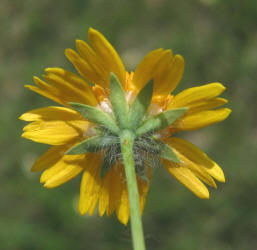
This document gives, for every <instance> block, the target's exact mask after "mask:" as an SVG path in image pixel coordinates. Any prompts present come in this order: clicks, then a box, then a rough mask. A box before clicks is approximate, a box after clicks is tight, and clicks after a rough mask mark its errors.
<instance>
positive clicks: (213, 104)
mask: <svg viewBox="0 0 257 250" xmlns="http://www.w3.org/2000/svg"><path fill="white" fill-rule="evenodd" d="M227 102H228V101H227V100H226V99H224V98H220V97H216V98H213V99H208V100H202V101H199V102H194V103H192V104H190V105H189V106H188V111H187V113H186V114H189V113H196V112H200V111H203V110H208V109H214V108H217V107H220V106H222V105H224V104H226V103H227Z"/></svg>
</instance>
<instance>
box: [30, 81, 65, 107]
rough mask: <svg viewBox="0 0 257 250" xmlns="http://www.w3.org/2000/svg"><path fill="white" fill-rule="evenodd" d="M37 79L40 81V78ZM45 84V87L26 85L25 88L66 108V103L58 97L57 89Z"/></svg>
mask: <svg viewBox="0 0 257 250" xmlns="http://www.w3.org/2000/svg"><path fill="white" fill-rule="evenodd" d="M35 79H36V78H35ZM37 79H38V80H39V78H37ZM40 81H41V80H40ZM42 82H43V81H42ZM44 84H45V86H42V85H39V87H37V86H33V85H25V88H28V89H30V90H32V91H33V92H36V93H37V94H39V95H42V96H44V97H46V98H49V99H50V100H53V101H55V102H57V103H60V104H61V105H64V106H65V105H66V102H65V101H64V100H62V98H61V97H59V96H58V95H57V93H56V91H55V89H54V88H53V87H52V86H50V85H48V84H46V83H44Z"/></svg>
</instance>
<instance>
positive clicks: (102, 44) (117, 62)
mask: <svg viewBox="0 0 257 250" xmlns="http://www.w3.org/2000/svg"><path fill="white" fill-rule="evenodd" d="M88 40H89V41H90V43H91V46H92V47H93V49H94V51H95V53H96V54H97V55H98V57H99V58H101V60H102V61H103V63H104V65H105V67H106V69H107V72H108V74H110V73H111V72H113V73H114V74H115V75H116V76H117V77H118V79H119V80H120V82H121V83H122V85H123V86H125V83H126V72H125V67H124V65H123V63H122V60H121V59H120V57H119V55H118V53H117V52H116V50H115V49H114V48H113V47H112V45H111V44H110V43H109V42H108V41H107V39H106V38H105V37H104V36H103V35H102V34H101V33H100V32H99V31H97V30H95V29H92V28H90V29H89V31H88ZM108 80H109V78H108ZM108 82H109V81H108Z"/></svg>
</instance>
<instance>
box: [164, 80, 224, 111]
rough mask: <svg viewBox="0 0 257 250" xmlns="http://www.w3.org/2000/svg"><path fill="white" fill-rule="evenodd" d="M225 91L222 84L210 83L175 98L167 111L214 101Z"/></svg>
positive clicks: (183, 92) (190, 89)
mask: <svg viewBox="0 0 257 250" xmlns="http://www.w3.org/2000/svg"><path fill="white" fill-rule="evenodd" d="M225 89H226V88H225V87H224V86H223V85H222V84H221V83H209V84H206V85H203V86H200V87H193V88H189V89H186V90H184V91H182V92H180V93H179V94H177V95H176V96H175V97H174V98H173V100H172V101H171V103H170V104H169V105H168V108H167V109H171V108H178V107H189V106H190V105H191V104H192V103H194V102H196V101H202V100H208V99H212V98H214V97H216V96H218V95H220V94H221V93H222V92H223V91H224V90H225Z"/></svg>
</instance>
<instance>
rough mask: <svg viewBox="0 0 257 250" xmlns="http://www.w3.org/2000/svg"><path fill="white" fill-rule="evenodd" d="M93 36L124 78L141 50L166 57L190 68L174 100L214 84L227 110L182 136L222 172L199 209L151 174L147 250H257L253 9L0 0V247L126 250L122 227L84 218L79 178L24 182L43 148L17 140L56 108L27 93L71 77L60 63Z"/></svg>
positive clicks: (242, 5) (227, 0)
mask: <svg viewBox="0 0 257 250" xmlns="http://www.w3.org/2000/svg"><path fill="white" fill-rule="evenodd" d="M90 26H92V27H94V28H96V29H99V30H100V31H101V32H102V33H104V34H105V36H106V37H107V38H108V39H109V40H110V41H111V42H112V44H113V45H114V46H115V47H116V49H117V50H118V52H119V53H120V55H121V57H122V59H123V60H124V62H125V65H126V66H127V68H128V69H130V70H132V69H133V68H135V66H136V65H137V63H138V62H139V61H140V59H141V58H142V57H143V56H144V54H146V53H147V52H148V51H149V50H151V49H155V48H158V47H164V48H172V49H173V51H174V52H175V53H179V54H182V55H183V56H184V58H185V61H186V70H185V73H184V77H183V79H182V81H181V84H180V86H179V88H178V89H179V90H181V89H185V88H187V87H192V86H196V85H198V84H204V83H207V82H211V81H220V82H222V83H224V85H225V86H226V87H227V91H226V93H225V97H227V98H228V99H229V100H230V103H229V105H228V106H229V107H231V108H232V110H233V112H232V114H231V116H230V117H229V119H228V120H226V121H225V122H224V123H222V124H219V125H215V126H211V127H208V128H204V129H202V130H200V131H196V132H188V133H185V134H183V136H185V137H186V138H187V139H189V140H190V141H192V142H194V143H195V144H196V145H198V146H199V147H201V148H202V149H203V150H205V151H206V152H207V153H208V154H209V155H210V156H211V157H212V158H213V159H215V160H216V161H217V162H218V163H219V164H220V165H221V166H222V167H223V169H224V172H225V174H226V178H227V182H226V184H219V187H218V190H211V198H210V200H208V201H206V200H200V199H198V198H196V197H195V196H193V195H192V194H191V193H190V192H189V191H188V190H186V189H185V188H184V187H183V186H182V185H181V184H180V183H177V182H176V181H175V180H174V179H173V178H172V177H170V176H169V175H168V174H167V173H166V172H165V171H164V170H163V169H156V170H155V171H154V174H153V181H152V184H151V188H150V192H149V195H148V199H147V202H146V207H145V212H144V216H143V220H144V228H145V235H146V240H147V246H148V249H163V250H168V249H175V250H205V249H209V250H216V249H219V250H230V249H231V250H232V249H233V250H242V249H246V250H249V249H250V250H251V249H256V246H257V213H256V211H257V199H256V197H257V168H256V161H257V157H256V149H257V127H256V106H257V98H256V94H257V84H256V68H257V60H256V58H257V49H256V48H257V2H256V1H254V0H244V1H239V0H224V1H222V0H197V1H196V0H188V1H175V0H130V1H125V0H116V1H115V0H105V1H104V0H91V1H86V0H75V1H68V0H62V1H61V0H56V1H50V0H45V1H33V0H23V1H21V0H12V1H8V0H1V4H0V34H1V38H0V103H1V105H0V115H1V116H0V149H1V153H0V156H1V158H0V165H1V168H0V178H1V188H0V195H1V196H0V197H1V203H0V249H3V250H29V249H37V250H41V249H42V250H45V249H51V250H52V249H54V250H58V249H62V250H64V249H67V250H70V249H78V250H79V249H101V250H107V249H113V250H116V249H123V250H126V249H131V239H130V229H129V227H124V226H122V225H121V224H120V223H119V222H118V221H117V219H116V217H115V216H111V218H105V217H104V218H99V217H98V216H93V217H88V216H84V217H80V216H79V215H78V212H77V200H78V195H79V181H80V180H79V179H80V178H76V179H75V180H72V181H70V182H69V183H67V184H65V185H63V186H61V187H59V188H56V189H51V190H46V189H44V188H43V187H42V185H40V184H39V174H32V173H30V167H31V166H32V164H33V161H34V160H35V159H36V158H37V157H38V156H39V155H40V154H41V153H43V152H44V151H45V149H46V148H47V147H46V146H45V145H40V144H36V143H33V142H30V141H26V140H24V139H21V138H20V134H21V131H22V127H23V126H24V123H23V122H21V121H19V120H18V119H17V117H18V116H19V115H20V114H22V113H23V112H25V111H27V110H30V109H34V108H39V107H43V106H46V105H52V104H53V103H52V102H51V101H49V100H46V99H45V98H43V97H41V96H39V95H37V94H35V93H32V92H30V91H28V90H26V89H25V88H24V87H23V85H24V84H27V83H31V82H32V76H33V75H38V76H39V75H40V74H42V73H43V69H44V68H45V67H54V66H60V67H64V68H66V69H69V70H73V69H72V66H71V65H70V64H69V63H68V61H67V60H66V59H65V57H64V55H63V51H64V49H65V48H66V47H74V40H75V39H76V38H82V39H86V34H87V30H88V28H89V27H90Z"/></svg>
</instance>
